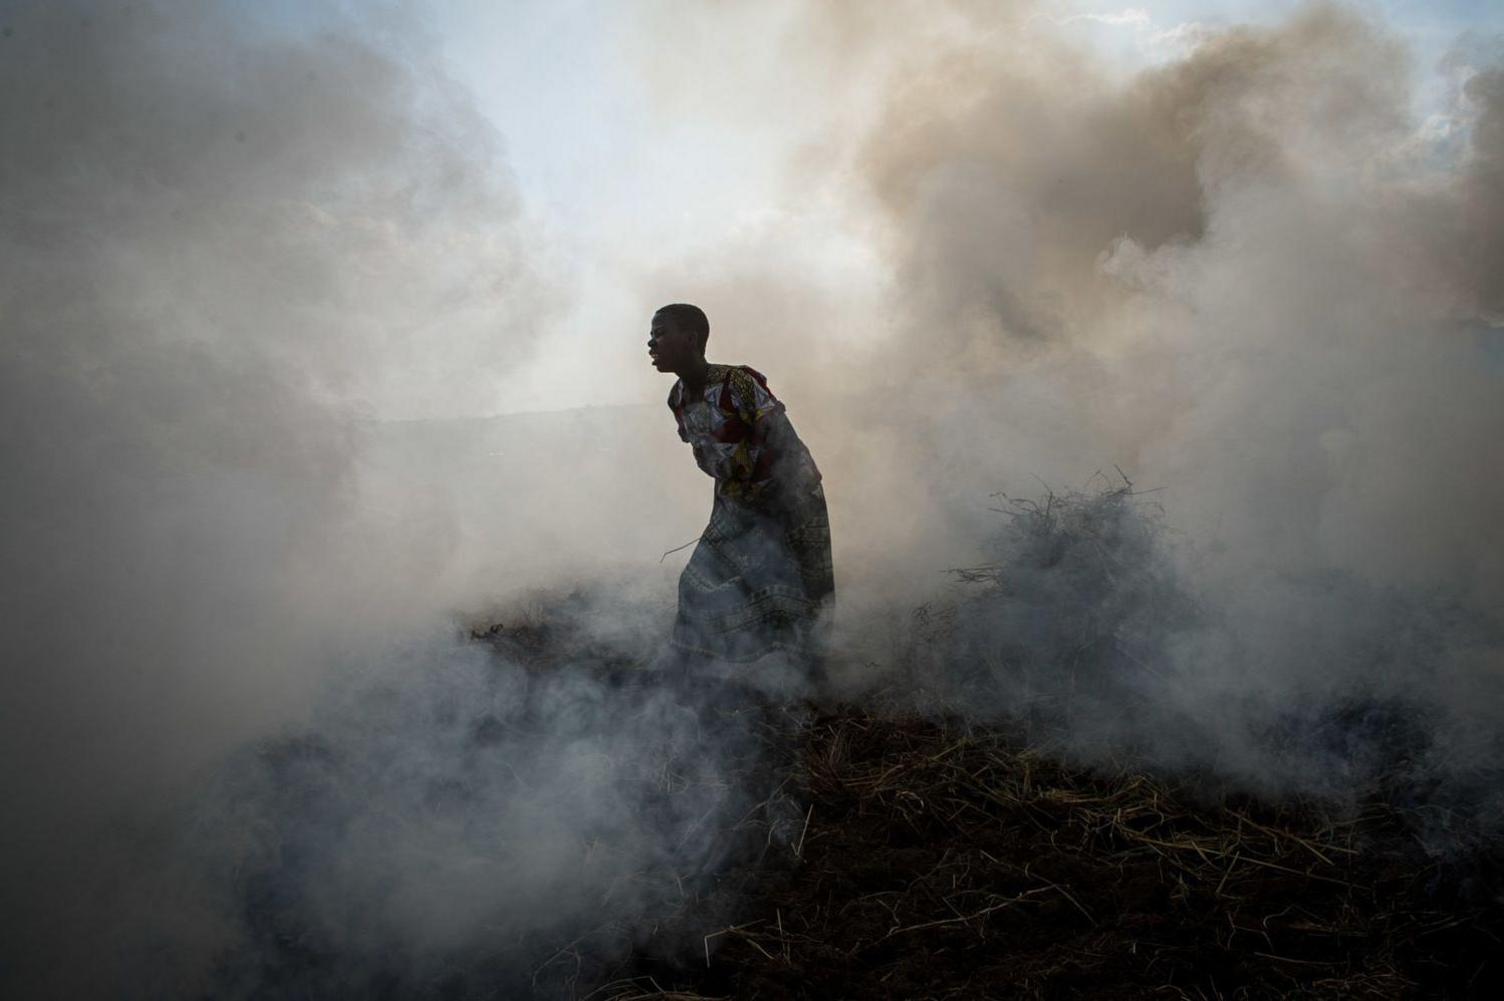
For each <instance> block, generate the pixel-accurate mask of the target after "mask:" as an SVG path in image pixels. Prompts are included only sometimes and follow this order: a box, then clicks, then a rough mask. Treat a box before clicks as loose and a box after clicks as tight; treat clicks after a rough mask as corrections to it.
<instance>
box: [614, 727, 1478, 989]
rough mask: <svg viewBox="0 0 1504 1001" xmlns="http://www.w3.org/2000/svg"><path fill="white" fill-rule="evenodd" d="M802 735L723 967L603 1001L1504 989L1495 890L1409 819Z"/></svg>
mask: <svg viewBox="0 0 1504 1001" xmlns="http://www.w3.org/2000/svg"><path fill="white" fill-rule="evenodd" d="M803 740H804V747H803V754H802V762H801V764H800V766H799V768H798V771H797V772H796V774H794V775H792V776H791V777H790V779H791V781H792V782H793V783H795V784H796V785H797V786H798V787H799V789H800V792H801V794H802V795H803V796H804V797H805V800H804V802H806V804H807V805H806V810H805V814H804V819H803V822H802V823H801V825H800V828H799V831H798V833H797V835H795V837H794V838H793V839H792V840H790V841H789V842H788V844H787V845H786V846H785V847H782V848H778V849H777V850H775V851H771V852H769V853H767V854H766V855H765V856H764V858H763V859H762V860H761V862H760V863H759V865H758V866H757V867H756V868H755V869H743V870H741V871H739V872H736V873H733V874H731V875H728V877H727V878H726V880H725V881H724V882H723V886H724V889H725V892H727V893H734V894H735V895H736V896H737V898H738V900H739V903H738V904H737V905H736V906H735V909H734V913H733V915H732V917H731V919H730V920H729V921H728V922H727V923H725V924H720V925H717V926H715V927H705V928H704V929H703V932H702V934H703V941H704V945H705V949H704V955H703V957H701V956H696V957H694V960H693V961H690V960H688V959H681V960H680V961H678V962H669V961H665V960H662V959H660V960H650V959H648V958H647V957H645V956H642V955H639V957H638V966H637V968H636V969H634V970H631V971H624V978H623V979H620V980H618V981H616V982H614V983H612V984H610V985H608V986H607V987H605V988H602V989H601V990H599V991H598V992H597V993H596V995H595V996H596V997H599V998H609V999H613V1001H627V999H643V998H654V997H656V998H684V999H690V998H696V997H727V998H738V999H753V998H895V999H896V998H908V999H921V998H934V999H939V998H957V999H959V998H990V997H1007V998H1015V997H1017V998H1064V997H1090V998H1150V997H1154V998H1165V997H1169V998H1198V999H1200V998H1224V997H1225V998H1288V997H1330V998H1338V997H1341V998H1375V999H1378V998H1406V997H1417V996H1426V997H1432V996H1438V997H1439V996H1445V997H1496V996H1498V995H1497V990H1498V988H1499V986H1500V984H1501V973H1504V968H1501V963H1500V961H1499V957H1498V955H1497V952H1498V946H1499V944H1500V942H1501V941H1504V909H1501V907H1500V906H1499V903H1498V902H1497V900H1496V899H1495V897H1494V896H1493V895H1492V894H1490V893H1487V892H1484V890H1483V884H1484V883H1486V884H1488V885H1493V884H1494V882H1495V881H1494V880H1493V879H1491V878H1489V876H1488V874H1487V872H1486V871H1485V868H1484V866H1483V863H1482V862H1481V861H1480V860H1479V859H1476V858H1475V859H1472V860H1470V861H1469V862H1468V864H1467V865H1466V866H1462V865H1459V864H1453V865H1448V864H1444V863H1442V862H1440V861H1437V860H1435V859H1432V858H1429V857H1428V856H1427V855H1426V853H1425V852H1424V851H1422V849H1421V847H1420V845H1419V843H1418V842H1417V840H1416V838H1415V837H1414V836H1413V835H1412V833H1411V831H1412V828H1413V826H1414V825H1412V824H1411V823H1410V822H1409V818H1407V817H1405V816H1404V815H1403V814H1402V812H1401V811H1399V810H1397V809H1395V808H1393V807H1390V806H1385V805H1382V804H1379V803H1373V804H1370V805H1369V806H1367V807H1366V808H1363V809H1360V810H1358V811H1357V812H1352V813H1349V814H1348V815H1335V814H1333V813H1331V812H1329V811H1327V810H1324V809H1323V808H1322V807H1321V805H1320V804H1316V803H1287V804H1284V805H1280V806H1276V805H1272V804H1267V803H1259V802H1256V801H1253V800H1250V799H1238V798H1225V799H1223V800H1222V801H1220V802H1206V801H1201V800H1198V798H1197V796H1196V795H1195V794H1194V793H1193V792H1192V791H1191V790H1190V789H1189V788H1188V787H1177V786H1175V785H1171V784H1168V783H1165V782H1162V781H1158V780H1156V779H1153V778H1151V777H1149V776H1147V775H1144V774H1134V773H1132V772H1129V771H1122V772H1116V773H1112V772H1104V771H1101V770H1096V771H1087V770H1083V769H1077V768H1072V767H1069V766H1067V765H1065V764H1063V763H1061V762H1060V761H1058V760H1051V759H1049V758H1047V757H1044V756H1041V755H1039V754H1037V753H1035V752H1033V751H1031V750H1030V749H1028V748H1027V747H1024V746H1021V745H1019V744H1018V743H1015V742H1013V741H1012V740H1010V739H1009V738H1008V737H1007V736H1006V735H1005V734H1004V733H1002V732H1000V731H998V730H978V729H969V728H964V727H961V726H951V725H947V724H945V723H943V722H935V721H926V720H922V719H918V718H914V717H893V716H889V717H882V716H874V715H869V714H866V713H862V712H857V711H845V712H837V713H831V714H828V715H824V716H821V717H818V718H816V719H814V720H813V721H812V722H811V723H810V725H809V726H808V728H807V730H806V731H805V733H804V734H803ZM674 925H676V927H674V928H673V930H672V932H671V934H681V933H682V932H683V931H685V930H686V929H684V928H683V927H677V926H678V925H679V922H674Z"/></svg>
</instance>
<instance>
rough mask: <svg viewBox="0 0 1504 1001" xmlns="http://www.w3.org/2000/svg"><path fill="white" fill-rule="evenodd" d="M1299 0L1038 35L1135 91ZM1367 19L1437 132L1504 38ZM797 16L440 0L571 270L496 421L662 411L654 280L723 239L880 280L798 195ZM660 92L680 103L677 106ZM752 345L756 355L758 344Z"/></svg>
mask: <svg viewBox="0 0 1504 1001" xmlns="http://www.w3.org/2000/svg"><path fill="white" fill-rule="evenodd" d="M1300 6H1301V4H1300V3H1298V2H1296V0H1267V2H1258V3H1248V2H1237V0H1165V2H1142V3H1133V4H1128V5H1123V6H1116V5H1112V4H1100V3H1091V2H1085V0H1064V2H1055V3H1051V4H1047V5H1046V6H1045V10H1044V11H1043V12H1041V13H1039V14H1037V15H1035V16H1037V17H1039V18H1042V19H1046V20H1048V21H1049V22H1050V23H1049V24H1047V25H1043V26H1041V29H1042V30H1045V31H1049V32H1051V33H1059V34H1060V35H1062V36H1063V37H1065V38H1067V39H1069V40H1071V41H1072V42H1074V43H1076V44H1078V45H1080V46H1081V47H1083V48H1085V49H1088V50H1090V51H1091V52H1092V53H1094V54H1095V55H1096V56H1097V57H1098V65H1099V66H1106V67H1111V70H1112V71H1115V72H1117V73H1119V74H1121V76H1122V77H1123V78H1125V79H1126V78H1127V77H1129V76H1131V75H1132V74H1133V73H1135V72H1138V71H1140V70H1142V69H1144V68H1145V67H1151V66H1155V65H1160V64H1163V63H1165V62H1167V61H1169V60H1172V59H1176V58H1180V57H1183V56H1184V55H1186V54H1187V53H1188V52H1189V51H1190V49H1191V48H1192V47H1193V46H1194V43H1195V41H1196V40H1197V38H1198V37H1199V35H1198V30H1200V29H1220V28H1225V27H1228V26H1230V25H1234V24H1252V25H1265V26H1268V25H1273V24H1277V23H1279V22H1281V21H1283V20H1284V19H1286V18H1287V17H1288V16H1289V14H1290V13H1291V12H1292V11H1294V10H1296V9H1298V8H1299V7H1300ZM1353 6H1354V8H1355V9H1357V10H1360V11H1363V12H1364V13H1366V14H1368V15H1370V16H1372V17H1375V18H1378V19H1380V20H1381V21H1382V22H1383V23H1385V24H1386V25H1387V26H1388V28H1389V29H1390V30H1391V31H1393V32H1394V33H1395V34H1396V35H1398V36H1399V37H1401V38H1403V39H1404V41H1405V44H1406V45H1407V46H1408V47H1409V50H1410V54H1411V59H1412V71H1413V73H1414V74H1415V78H1416V81H1415V82H1416V87H1415V89H1414V92H1413V103H1414V108H1413V113H1414V116H1415V122H1416V124H1417V127H1420V126H1422V125H1423V124H1424V123H1425V122H1426V121H1427V120H1428V119H1432V120H1433V127H1436V126H1435V121H1442V122H1444V121H1445V119H1446V117H1447V115H1448V114H1449V113H1450V111H1451V110H1452V107H1451V106H1452V105H1453V104H1455V101H1456V93H1455V92H1456V89H1457V82H1458V81H1457V75H1456V74H1455V73H1452V74H1448V73H1447V72H1445V71H1444V70H1443V68H1442V65H1441V64H1442V62H1443V60H1444V59H1445V58H1446V57H1447V55H1448V53H1449V52H1452V51H1453V50H1454V49H1459V48H1460V49H1461V50H1463V51H1466V49H1467V46H1468V44H1469V40H1470V39H1471V40H1474V41H1476V40H1479V39H1486V38H1488V37H1489V36H1492V35H1497V34H1498V33H1500V32H1504V5H1500V4H1492V3H1488V2H1486V0H1445V2H1438V3H1419V2H1411V0H1383V2H1371V0H1370V2H1364V3H1358V4H1356V5H1353ZM801 8H802V5H798V4H790V3H786V2H785V3H780V2H769V3H765V4H757V5H748V6H746V7H743V8H741V9H740V13H739V14H738V15H736V21H735V23H737V24H738V25H739V26H740V27H742V28H744V32H743V33H740V34H738V35H732V34H731V33H729V32H728V33H724V34H714V35H705V34H702V35H697V36H694V37H687V36H683V35H679V36H674V37H673V38H672V39H670V40H669V41H670V42H672V43H673V44H665V45H659V46H654V45H652V44H651V42H650V40H649V38H648V37H646V36H645V34H644V32H645V31H651V30H653V29H652V28H645V27H644V25H643V23H642V21H643V20H644V18H643V14H644V12H646V13H648V14H649V15H651V17H649V18H648V19H647V20H648V22H649V23H650V24H651V23H652V20H653V18H663V17H667V18H672V17H673V12H674V6H673V5H672V4H612V3H601V2H589V0H558V2H536V0H519V2H513V3H505V4H496V3H486V2H482V0H443V2H440V3H437V4H433V5H430V6H426V7H424V8H423V10H424V16H425V18H426V19H427V21H428V24H429V26H430V28H431V30H432V31H433V32H434V34H435V36H436V38H437V40H438V41H439V42H440V44H441V47H442V51H443V53H444V58H445V60H446V64H447V67H448V70H449V72H450V73H451V74H452V75H453V77H454V79H455V80H456V81H457V82H458V83H459V84H460V85H461V86H462V87H464V88H465V89H466V90H467V91H468V92H469V93H470V94H471V95H472V96H473V98H474V100H475V102H476V105H477V107H478V108H479V110H480V111H481V113H482V114H483V115H484V116H485V118H486V119H487V120H488V121H489V122H490V123H491V124H493V125H494V126H495V128H496V129H497V131H498V132H499V134H500V135H501V137H502V140H503V143H504V148H505V161H506V166H507V169H508V170H509V171H510V172H511V174H512V175H513V177H514V179H515V182H516V185H517V189H518V191H519V193H520V197H521V199H522V202H523V205H524V210H525V212H526V214H527V216H528V218H529V220H530V222H531V224H532V225H533V232H534V233H535V235H536V237H537V239H538V246H537V247H536V252H537V253H538V255H539V257H540V258H547V259H548V260H549V262H550V265H551V266H552V267H554V268H556V269H557V273H558V274H560V275H562V276H563V284H562V286H561V289H562V295H563V296H564V298H565V299H566V300H567V301H566V302H564V303H562V307H563V311H562V314H561V315H558V316H557V317H555V318H554V321H555V322H554V323H553V324H552V325H551V326H550V328H549V330H548V332H547V335H546V343H545V344H544V345H543V346H542V349H541V350H540V351H539V352H538V353H537V355H536V356H534V357H533V358H532V359H531V360H530V361H529V363H528V364H526V365H523V366H521V367H520V368H517V369H515V370H513V371H512V372H511V373H510V375H509V376H508V377H507V378H506V379H505V380H503V381H502V382H501V383H500V384H498V386H497V391H496V397H495V405H494V410H491V411H489V412H492V413H510V412H517V411H528V410H555V409H563V408H568V407H573V406H582V405H589V404H602V403H610V404H627V403H642V402H646V401H654V402H656V400H657V398H658V396H660V395H662V390H661V389H660V388H656V382H655V381H654V379H653V374H652V373H650V372H648V371H647V369H646V366H640V367H639V370H634V369H633V368H632V366H633V365H634V364H635V363H636V362H637V361H639V360H640V358H638V357H637V356H638V355H640V354H641V352H640V351H638V352H637V353H636V354H634V350H635V349H636V348H638V347H640V345H639V344H638V343H637V342H638V341H639V340H642V339H643V337H641V336H639V334H641V331H640V330H639V329H638V328H645V326H646V320H645V318H644V317H643V315H642V313H643V310H644V308H651V307H650V306H647V305H646V303H645V302H644V300H643V299H642V292H641V288H642V286H643V285H644V280H643V276H644V274H646V273H648V272H650V271H653V270H654V269H655V268H660V267H663V265H664V263H665V262H674V264H675V265H678V266H680V267H681V270H682V273H683V274H684V276H685V278H686V280H685V281H684V282H683V287H684V288H685V289H686V290H687V291H686V294H685V295H684V298H693V289H694V288H695V273H694V267H693V263H692V262H693V261H695V260H696V259H697V258H699V257H704V256H714V255H716V254H717V253H718V251H720V250H721V249H722V248H724V246H725V243H726V242H727V241H728V240H730V241H735V240H738V239H741V238H745V237H747V236H748V234H762V235H764V236H766V235H768V234H772V236H773V238H774V239H777V240H779V241H780V242H782V243H783V246H784V249H785V251H786V252H790V253H794V252H797V253H799V254H800V255H801V256H802V258H803V259H805V266H806V267H807V268H813V269H815V270H816V271H817V272H820V273H822V274H824V275H825V276H826V277H827V278H829V279H830V280H831V281H832V282H842V281H851V282H855V283H857V284H859V285H865V286H867V287H876V286H879V285H881V284H882V282H883V281H884V279H885V275H884V274H883V272H882V270H881V268H882V266H881V264H880V262H879V261H877V260H876V258H875V257H874V256H873V255H872V254H870V253H868V252H867V249H866V247H865V246H864V239H865V234H864V233H863V232H861V231H860V230H859V229H853V228H851V227H849V225H848V222H849V220H848V218H847V217H846V216H845V215H844V214H843V213H842V211H841V209H840V207H838V206H834V205H832V204H831V203H830V201H829V200H828V199H827V200H826V201H824V202H813V203H812V202H811V201H809V200H803V201H801V202H800V203H798V204H795V203H794V201H793V200H791V198H790V191H789V189H790V177H791V174H792V172H793V170H794V169H795V168H794V163H795V161H796V160H797V158H798V157H799V156H800V155H801V154H802V153H803V152H804V151H806V150H807V149H808V148H809V147H810V146H811V145H814V144H816V143H817V141H818V136H817V135H812V134H811V130H810V128H809V127H808V126H809V119H805V118H802V114H803V112H805V111H807V110H808V109H809V108H818V107H820V106H821V105H822V102H823V101H825V100H827V99H828V95H820V94H815V95H811V94H809V93H807V92H802V91H801V89H800V88H801V86H803V85H805V84H806V83H807V82H808V81H807V78H802V77H798V76H796V75H792V74H788V73H786V72H785V67H784V66H783V65H782V63H781V60H780V57H779V47H778V46H777V45H775V44H770V43H768V42H767V41H765V40H766V39H770V38H777V37H779V34H778V33H779V32H780V31H783V30H784V29H785V28H786V27H787V26H788V24H790V23H792V22H795V21H796V19H797V17H799V16H800V14H801ZM726 9H727V8H724V7H722V8H720V10H721V11H722V12H724V11H725V10H726ZM730 9H736V8H735V7H734V6H733V7H732V8H730ZM746 38H756V39H758V42H757V43H756V44H748V43H747V42H746V41H745V39H746ZM686 41H687V44H690V45H693V46H696V47H698V48H700V49H702V50H703V52H705V53H710V54H712V55H713V56H714V57H715V58H712V59H710V60H708V61H706V62H697V61H696V57H695V56H693V55H691V54H689V53H684V55H683V58H682V59H680V58H677V57H676V55H675V52H676V50H675V48H674V44H683V43H686ZM644 53H647V54H644ZM716 58H724V59H726V60H727V61H728V66H730V65H734V66H735V68H736V69H737V71H738V79H739V80H740V81H741V85H740V87H739V88H737V89H733V90H729V91H722V90H720V89H717V86H716V83H715V80H714V79H713V77H714V75H715V71H716V69H717V68H718V66H717V63H716V61H715V59H716ZM707 70H708V71H709V72H708V73H707V72H706V71H707ZM707 77H709V79H708V78H707ZM747 80H753V81H756V84H757V86H756V87H755V93H754V92H753V91H754V89H752V88H748V89H741V88H745V87H746V81H747ZM665 90H668V91H677V92H679V95H680V100H678V101H677V102H676V101H675V100H673V99H672V98H665V94H664V91H665ZM816 120H818V119H816ZM796 241H797V244H798V247H797V248H795V247H793V246H791V244H792V243H794V242H796ZM715 319H716V318H715V316H714V315H712V317H711V320H712V325H714V323H715ZM840 334H841V332H839V331H837V332H830V331H824V332H822V333H821V336H822V337H831V336H837V337H839V336H840ZM853 336H855V337H857V338H858V339H859V338H860V337H861V334H860V332H856V333H855V334H854V335H853ZM742 344H746V345H748V346H750V347H753V348H754V350H755V338H754V335H753V332H751V331H747V332H746V333H745V340H743V341H740V342H739V343H738V345H737V346H742ZM712 355H714V351H712ZM744 360H748V361H753V362H755V361H756V359H755V358H752V359H744ZM660 381H661V380H660ZM420 409H421V408H420ZM418 415H420V414H416V413H415V414H412V416H418Z"/></svg>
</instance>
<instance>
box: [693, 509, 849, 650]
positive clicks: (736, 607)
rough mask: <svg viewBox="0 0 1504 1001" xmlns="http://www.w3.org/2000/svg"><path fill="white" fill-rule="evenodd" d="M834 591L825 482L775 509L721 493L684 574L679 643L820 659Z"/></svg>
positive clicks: (705, 648) (701, 648)
mask: <svg viewBox="0 0 1504 1001" xmlns="http://www.w3.org/2000/svg"><path fill="white" fill-rule="evenodd" d="M834 593H835V577H834V573H833V571H832V568H831V561H830V517H829V515H828V514H827V512H826V507H825V493H824V491H823V490H822V489H821V488H820V487H819V485H815V486H813V487H812V488H811V489H809V490H808V491H802V492H801V496H800V499H799V500H798V501H797V502H795V503H792V504H786V505H782V506H781V507H779V508H778V509H777V510H775V511H771V512H769V511H760V510H756V509H753V508H751V507H749V506H747V505H745V504H741V503H738V502H736V501H732V500H727V499H725V498H723V497H721V496H720V494H719V493H718V494H717V495H716V498H715V505H714V507H713V508H712V509H711V512H710V524H709V525H707V526H706V527H705V531H704V533H703V534H702V535H701V536H700V541H699V544H698V545H697V546H696V547H695V551H694V554H693V555H692V556H690V558H689V563H688V565H686V566H685V568H684V573H683V574H681V575H680V577H679V614H678V618H677V619H676V621H675V622H674V631H673V645H674V647H675V648H677V649H678V650H679V651H680V652H681V653H682V654H688V655H691V656H696V657H702V658H708V659H711V660H716V661H724V662H729V663H747V662H750V661H753V660H757V659H759V658H761V657H764V656H767V655H768V654H771V653H783V654H785V655H787V656H788V657H789V658H790V659H792V660H794V661H795V662H798V663H803V664H810V665H813V664H815V663H816V662H817V661H818V658H819V656H820V650H819V648H820V645H821V643H820V634H821V632H822V631H823V630H822V625H823V620H824V618H825V615H826V613H827V611H828V609H829V607H830V605H831V602H832V599H833V597H834Z"/></svg>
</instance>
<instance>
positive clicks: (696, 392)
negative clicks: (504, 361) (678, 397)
mask: <svg viewBox="0 0 1504 1001" xmlns="http://www.w3.org/2000/svg"><path fill="white" fill-rule="evenodd" d="M709 378H710V363H709V362H707V361H706V360H705V358H704V357H703V356H702V357H700V358H698V359H696V360H695V361H693V362H691V363H690V364H689V365H688V366H687V367H686V368H685V370H684V371H683V372H680V373H679V381H680V382H682V383H684V395H685V398H687V399H698V398H699V397H701V396H704V395H705V383H706V382H707V381H708V380H709Z"/></svg>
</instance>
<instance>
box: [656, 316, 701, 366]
mask: <svg viewBox="0 0 1504 1001" xmlns="http://www.w3.org/2000/svg"><path fill="white" fill-rule="evenodd" d="M695 355H696V351H695V339H694V338H693V337H692V336H690V334H689V333H688V332H687V331H684V330H680V329H679V327H678V325H677V324H675V323H674V321H673V320H671V319H669V318H668V317H666V316H662V315H655V316H654V317H653V325H652V326H651V327H650V328H649V329H648V357H649V358H650V359H652V362H653V367H654V368H656V369H657V370H658V371H660V372H675V373H678V372H683V371H684V370H685V369H686V367H687V366H688V364H689V362H691V361H692V360H694V357H695Z"/></svg>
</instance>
